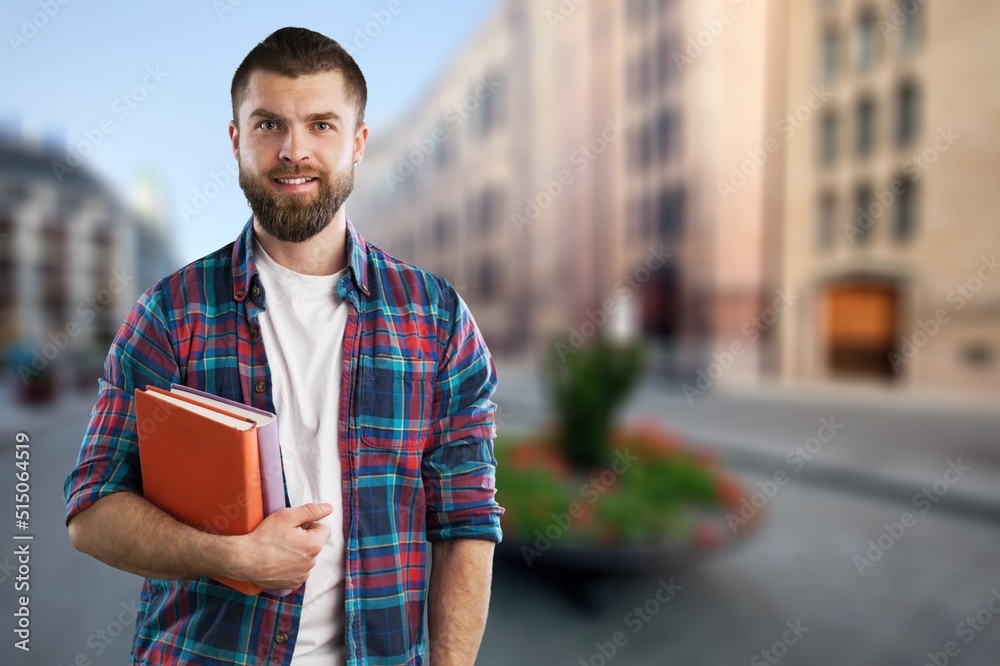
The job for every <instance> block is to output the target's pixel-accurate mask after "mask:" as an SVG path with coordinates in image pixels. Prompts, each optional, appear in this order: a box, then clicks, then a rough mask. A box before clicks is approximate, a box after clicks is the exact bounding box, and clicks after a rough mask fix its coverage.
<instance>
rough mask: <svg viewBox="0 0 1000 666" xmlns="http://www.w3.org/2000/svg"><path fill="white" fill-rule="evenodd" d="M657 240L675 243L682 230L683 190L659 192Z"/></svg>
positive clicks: (670, 189) (668, 189)
mask: <svg viewBox="0 0 1000 666" xmlns="http://www.w3.org/2000/svg"><path fill="white" fill-rule="evenodd" d="M658 217H659V219H658V220H657V235H658V239H657V240H662V241H675V240H677V238H678V237H680V235H681V231H682V229H683V228H684V190H683V189H681V188H680V187H673V188H667V189H664V190H662V191H661V192H660V202H659V211H658Z"/></svg>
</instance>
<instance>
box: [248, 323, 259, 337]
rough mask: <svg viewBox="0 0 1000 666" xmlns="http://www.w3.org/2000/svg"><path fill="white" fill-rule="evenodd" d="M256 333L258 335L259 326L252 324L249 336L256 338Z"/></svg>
mask: <svg viewBox="0 0 1000 666" xmlns="http://www.w3.org/2000/svg"><path fill="white" fill-rule="evenodd" d="M258 335H260V326H258V325H257V324H254V325H253V326H251V327H250V337H253V338H256V337H257V336H258Z"/></svg>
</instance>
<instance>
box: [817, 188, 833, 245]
mask: <svg viewBox="0 0 1000 666" xmlns="http://www.w3.org/2000/svg"><path fill="white" fill-rule="evenodd" d="M816 218H817V225H816V226H817V229H818V233H817V245H818V246H819V249H820V250H829V249H830V248H832V247H833V242H834V236H835V235H836V231H837V199H836V197H835V196H834V195H833V194H832V193H829V192H828V193H826V194H824V195H822V196H821V197H820V199H819V205H818V206H817V211H816Z"/></svg>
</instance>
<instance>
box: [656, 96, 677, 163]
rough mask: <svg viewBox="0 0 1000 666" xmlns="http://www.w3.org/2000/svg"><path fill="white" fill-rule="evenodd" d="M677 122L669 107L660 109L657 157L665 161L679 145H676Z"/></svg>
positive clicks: (657, 125) (657, 120) (657, 122)
mask: <svg viewBox="0 0 1000 666" xmlns="http://www.w3.org/2000/svg"><path fill="white" fill-rule="evenodd" d="M676 124H677V123H676V122H675V118H674V114H673V113H672V112H670V111H669V110H667V109H662V110H661V111H660V115H659V117H658V118H657V119H656V157H657V159H658V160H659V161H660V162H665V161H666V160H667V158H669V157H670V154H671V153H673V152H674V151H675V150H676V149H677V147H676V146H675V143H676V141H675V138H674V137H675V134H676Z"/></svg>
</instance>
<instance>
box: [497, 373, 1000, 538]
mask: <svg viewBox="0 0 1000 666" xmlns="http://www.w3.org/2000/svg"><path fill="white" fill-rule="evenodd" d="M498 373H499V375H500V386H499V388H498V391H497V395H496V398H495V401H496V402H497V403H498V404H499V405H500V421H501V422H500V426H501V427H504V426H507V427H509V428H511V429H515V430H516V429H517V428H519V427H529V428H530V427H533V426H534V425H536V424H537V423H539V422H541V421H543V420H545V419H546V418H547V416H546V411H545V410H546V405H547V400H546V396H544V395H542V393H541V387H540V386H539V382H538V379H537V373H536V372H535V370H534V368H533V367H531V366H530V365H528V364H526V363H524V362H520V363H504V364H498ZM624 417H625V418H626V419H629V420H631V419H639V420H654V421H657V422H659V423H661V424H663V425H664V426H665V427H667V428H670V429H672V430H674V431H677V432H679V433H681V434H682V435H683V436H684V438H685V439H686V440H687V442H688V443H689V444H691V445H692V446H706V447H710V448H712V449H715V450H717V451H719V452H720V453H722V454H723V456H724V458H725V461H726V463H727V464H729V465H732V466H734V467H737V468H744V469H751V470H754V471H757V472H762V473H765V474H773V473H774V472H776V471H778V470H784V471H785V473H786V474H787V475H788V476H789V478H791V480H792V481H798V482H808V483H822V484H827V485H831V486H834V487H837V488H839V489H841V490H844V491H847V492H852V493H869V494H876V495H879V496H885V497H892V498H895V499H897V500H900V501H903V502H906V503H907V504H913V505H914V506H917V504H918V503H919V505H920V506H925V505H926V503H927V502H932V504H933V506H935V507H937V508H947V509H950V510H955V511H959V512H961V513H964V514H968V515H977V516H980V517H985V518H989V519H993V520H1000V408H997V407H994V406H993V405H992V404H991V403H990V402H989V401H988V400H985V399H982V400H969V401H962V400H957V399H954V398H952V399H941V400H937V399H936V398H935V396H929V395H920V396H912V395H905V394H900V393H898V392H897V393H892V392H882V391H879V390H878V389H876V388H871V389H860V390H858V389H856V388H853V387H852V388H849V389H844V388H841V387H838V386H804V387H787V386H780V385H775V384H766V385H763V386H761V387H759V388H757V387H755V388H747V387H738V388H725V387H720V388H718V389H715V390H713V391H711V392H707V393H705V394H704V395H702V396H699V397H696V398H693V399H689V398H687V397H686V396H685V395H684V393H683V392H682V391H681V387H680V384H679V383H678V384H677V385H676V386H674V385H671V384H668V383H666V382H664V381H663V380H650V381H647V382H646V383H645V384H644V385H643V386H642V387H641V388H640V389H639V390H637V392H636V394H635V395H634V396H633V398H632V400H631V401H630V403H629V405H628V407H627V408H626V409H625V413H624ZM956 468H959V469H963V470H964V471H963V472H962V473H961V475H959V473H958V472H956V471H954V470H955V469H956ZM965 468H968V469H967V470H965ZM920 493H925V494H926V496H925V498H919V497H918V498H915V496H916V495H918V494H920Z"/></svg>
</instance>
